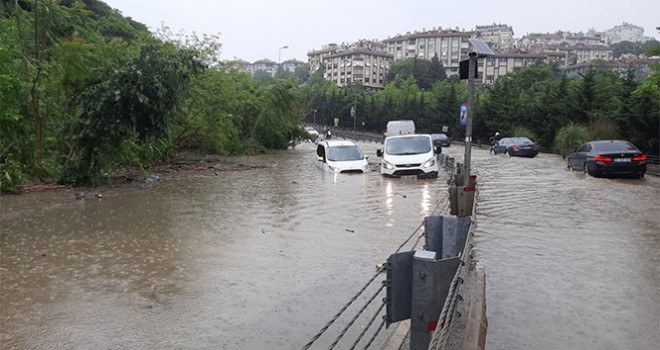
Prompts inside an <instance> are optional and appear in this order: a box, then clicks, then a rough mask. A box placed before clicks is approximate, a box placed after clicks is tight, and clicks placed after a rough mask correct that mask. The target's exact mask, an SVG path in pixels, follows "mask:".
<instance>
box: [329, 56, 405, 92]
mask: <svg viewBox="0 0 660 350" xmlns="http://www.w3.org/2000/svg"><path fill="white" fill-rule="evenodd" d="M393 61H394V58H393V57H392V55H390V54H388V53H386V52H384V51H375V50H369V49H366V48H354V49H349V50H346V51H340V52H337V53H334V54H331V55H327V56H324V57H323V67H324V69H325V72H324V78H325V79H326V80H330V81H332V82H334V83H335V84H336V85H338V86H346V85H348V84H351V83H353V82H358V81H359V82H361V83H362V85H363V86H364V87H365V88H367V89H370V90H376V89H382V88H384V87H385V76H386V75H387V72H389V69H390V66H391V65H392V62H393Z"/></svg>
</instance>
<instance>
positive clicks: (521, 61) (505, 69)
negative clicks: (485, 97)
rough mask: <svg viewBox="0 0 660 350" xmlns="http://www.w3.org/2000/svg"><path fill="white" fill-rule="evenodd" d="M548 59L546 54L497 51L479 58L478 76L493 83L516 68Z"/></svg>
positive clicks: (485, 81) (486, 81)
mask: <svg viewBox="0 0 660 350" xmlns="http://www.w3.org/2000/svg"><path fill="white" fill-rule="evenodd" d="M545 61H546V56H545V55H541V54H528V53H496V54H494V55H492V56H488V57H486V58H481V59H479V60H478V67H477V70H478V71H479V73H478V74H479V76H478V77H477V78H478V79H479V80H481V82H482V83H485V84H492V83H494V82H495V80H497V79H498V78H500V77H502V76H504V75H506V74H509V73H511V72H513V71H514V70H516V69H520V68H523V67H527V66H530V65H533V64H536V63H541V62H545Z"/></svg>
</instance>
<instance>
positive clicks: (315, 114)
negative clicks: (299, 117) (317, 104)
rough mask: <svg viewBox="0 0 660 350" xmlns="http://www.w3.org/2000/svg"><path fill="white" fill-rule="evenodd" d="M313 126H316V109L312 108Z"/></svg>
mask: <svg viewBox="0 0 660 350" xmlns="http://www.w3.org/2000/svg"><path fill="white" fill-rule="evenodd" d="M314 125H316V108H314Z"/></svg>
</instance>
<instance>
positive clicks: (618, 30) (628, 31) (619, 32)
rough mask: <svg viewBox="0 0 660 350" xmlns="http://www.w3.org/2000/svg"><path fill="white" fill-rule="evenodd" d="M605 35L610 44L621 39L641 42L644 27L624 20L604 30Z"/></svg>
mask: <svg viewBox="0 0 660 350" xmlns="http://www.w3.org/2000/svg"><path fill="white" fill-rule="evenodd" d="M605 37H606V40H607V43H608V44H610V45H611V44H616V43H618V42H622V41H632V42H642V41H644V28H642V27H640V26H636V25H633V24H630V23H625V22H624V23H623V24H620V25H618V26H614V28H612V29H608V30H606V31H605Z"/></svg>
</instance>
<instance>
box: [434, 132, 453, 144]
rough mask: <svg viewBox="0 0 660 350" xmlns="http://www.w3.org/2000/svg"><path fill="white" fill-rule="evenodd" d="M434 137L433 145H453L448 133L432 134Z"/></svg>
mask: <svg viewBox="0 0 660 350" xmlns="http://www.w3.org/2000/svg"><path fill="white" fill-rule="evenodd" d="M431 138H432V139H433V147H437V146H440V147H449V146H451V140H450V139H449V136H447V135H446V134H431Z"/></svg>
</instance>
